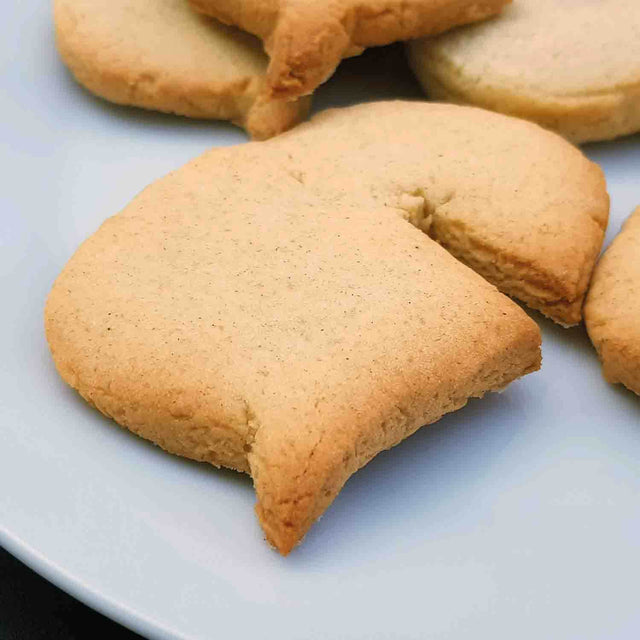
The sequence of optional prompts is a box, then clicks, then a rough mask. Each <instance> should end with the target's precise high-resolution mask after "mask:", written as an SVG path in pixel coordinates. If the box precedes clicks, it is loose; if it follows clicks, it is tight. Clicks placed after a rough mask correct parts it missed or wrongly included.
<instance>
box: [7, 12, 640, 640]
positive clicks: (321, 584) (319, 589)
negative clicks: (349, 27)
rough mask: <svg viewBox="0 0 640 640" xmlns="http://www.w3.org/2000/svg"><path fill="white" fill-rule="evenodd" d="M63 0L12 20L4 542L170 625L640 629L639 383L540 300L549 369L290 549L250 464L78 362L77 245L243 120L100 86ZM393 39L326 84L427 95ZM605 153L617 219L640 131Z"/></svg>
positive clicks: (449, 422)
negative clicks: (388, 52) (279, 543)
mask: <svg viewBox="0 0 640 640" xmlns="http://www.w3.org/2000/svg"><path fill="white" fill-rule="evenodd" d="M48 5H49V3H48V2H44V0H43V1H41V2H32V3H30V5H29V6H27V3H7V6H6V7H3V21H2V26H1V27H0V31H1V33H0V47H1V54H2V56H1V58H0V59H1V60H2V61H3V62H2V94H1V95H0V116H1V125H0V127H1V129H2V137H1V140H2V147H1V149H0V153H1V154H2V155H1V156H0V162H1V169H2V176H3V186H2V192H1V198H2V208H1V212H2V213H1V215H2V227H1V236H0V240H1V245H2V246H1V249H0V273H1V274H2V275H1V277H2V301H3V305H2V311H1V314H0V329H1V330H0V336H1V337H0V340H1V345H0V347H1V349H0V354H1V356H2V360H1V365H0V389H2V395H1V398H2V400H1V408H0V424H1V428H2V436H1V440H0V487H2V490H1V491H0V527H1V528H0V542H2V544H3V545H5V546H6V547H7V549H8V550H9V551H11V552H12V553H14V554H15V555H17V556H18V557H20V558H21V559H22V560H24V561H25V562H27V564H29V565H30V566H31V567H33V568H34V569H36V570H37V571H39V572H40V573H42V574H43V575H44V576H46V577H47V578H49V579H50V580H52V581H53V582H55V583H56V584H58V585H59V586H61V587H62V588H64V589H66V590H67V591H69V592H70V593H72V594H73V595H75V596H76V597H78V598H80V599H81V600H83V601H84V602H86V603H88V604H90V605H91V606H93V607H95V608H96V609H99V610H100V611H102V612H103V613H106V614H107V615H109V616H111V617H113V618H115V619H117V620H118V621H120V622H121V623H123V624H125V625H127V626H129V627H131V628H132V629H134V630H136V631H138V632H140V633H142V634H145V635H147V636H149V637H152V638H194V639H196V638H198V639H202V638H211V637H233V638H240V639H245V638H279V639H281V640H286V639H289V638H291V639H293V638H296V639H300V638H325V637H336V638H341V639H343V638H344V639H356V638H358V639H370V638H392V637H393V638H430V639H431V638H456V639H458V638H473V639H474V640H475V639H477V638H514V637H517V638H519V639H523V638H532V639H534V638H535V639H536V640H538V639H539V638H580V639H582V640H584V639H590V638H599V639H605V638H606V639H607V640H611V639H612V638H615V639H620V638H637V637H638V630H639V629H640V608H639V607H638V603H637V597H638V596H637V593H638V592H637V577H638V574H639V573H640V510H639V506H640V501H639V496H640V472H639V469H640V401H639V399H638V398H637V397H636V396H634V395H633V394H631V393H630V392H627V391H625V390H623V389H620V388H614V387H611V386H609V385H607V384H606V383H605V382H604V381H603V380H602V378H601V374H600V367H599V365H598V362H597V359H596V357H595V354H594V351H593V350H592V348H591V346H590V344H589V341H588V339H587V337H586V335H585V333H584V330H583V329H582V328H577V329H571V330H563V329H561V328H559V327H557V326H555V325H553V324H551V323H550V322H548V321H545V320H543V319H542V318H541V317H540V316H538V315H535V314H534V317H535V318H536V319H537V320H538V321H540V323H541V325H542V328H543V333H544V366H543V370H542V371H541V372H540V373H537V374H535V375H532V376H528V377H527V378H525V379H523V380H521V381H519V382H517V383H515V384H513V385H512V386H511V387H509V389H508V390H507V391H506V392H505V393H503V394H501V395H491V396H490V397H487V398H485V399H484V400H482V401H475V402H471V403H470V404H469V406H468V407H467V408H465V409H463V410H461V411H459V412H457V413H455V414H453V415H450V416H448V417H446V418H445V419H443V420H442V421H441V422H440V423H439V424H437V425H436V426H433V427H431V428H428V429H424V430H422V431H421V432H419V433H418V434H417V435H416V436H414V437H412V438H411V439H409V441H406V442H404V443H403V444H402V445H400V446H399V447H397V448H396V449H395V450H393V451H390V452H386V453H384V454H382V455H380V456H378V458H376V459H375V460H374V461H373V462H372V463H371V464H370V465H369V466H368V467H367V468H365V469H363V470H362V471H360V472H359V473H357V474H356V475H355V476H354V477H353V479H352V480H350V481H349V483H348V484H347V486H346V488H345V489H344V490H343V492H342V493H341V494H340V496H339V497H338V499H337V500H336V502H335V503H334V505H333V506H332V507H331V509H330V510H329V511H328V512H327V514H326V515H325V517H324V518H323V519H322V520H321V522H319V523H318V524H317V525H316V526H315V527H314V528H313V530H312V531H311V533H310V534H309V535H308V537H307V539H306V541H305V542H304V544H303V545H302V546H301V547H300V548H299V549H298V550H296V551H295V552H294V553H293V554H292V555H291V556H290V557H289V558H286V559H283V558H280V557H279V556H278V555H277V554H276V553H274V552H273V551H271V550H270V549H269V548H268V546H267V545H266V544H265V543H264V542H263V539H262V534H261V532H260V529H259V528H258V525H257V523H256V520H255V518H254V515H253V502H254V496H253V491H252V488H251V484H250V481H249V480H248V479H247V478H244V477H241V476H239V475H237V474H234V473H231V472H225V471H216V470H215V469H212V468H209V467H207V466H205V465H200V464H195V463H191V462H187V461H183V460H180V459H178V458H174V457H171V456H168V455H166V454H164V453H162V452H161V451H160V450H159V449H157V448H155V447H153V446H152V445H150V444H148V443H146V442H144V441H142V440H139V439H138V438H136V437H134V436H132V435H130V434H129V433H127V432H125V431H123V430H121V429H120V428H118V427H116V426H115V425H114V424H112V423H111V422H109V421H108V420H106V419H104V418H102V417H101V416H100V415H98V414H97V413H96V412H95V411H93V410H91V409H90V408H89V407H87V406H86V405H85V404H84V403H83V402H82V401H81V400H80V399H79V398H78V397H77V396H76V395H75V394H74V393H73V392H71V391H70V390H69V389H68V388H67V387H66V386H65V385H64V384H63V383H62V382H61V380H60V379H59V377H58V376H57V374H56V372H55V370H54V367H53V364H52V362H51V360H50V357H49V353H48V350H47V346H46V344H45V340H44V336H43V330H42V308H43V303H44V300H45V296H46V294H47V292H48V290H49V288H50V286H51V283H52V281H53V279H54V278H55V276H56V275H57V273H58V272H59V270H60V269H61V268H62V266H63V265H64V263H65V262H66V260H67V259H68V257H69V256H70V255H71V254H72V252H73V251H74V249H75V248H76V247H77V245H78V244H79V243H80V242H81V241H82V240H83V239H84V238H85V237H86V236H88V235H89V234H90V233H91V232H93V231H94V230H95V229H96V228H97V226H98V225H99V224H100V222H101V221H102V220H103V219H104V218H105V217H107V216H109V215H111V214H113V213H115V212H116V211H117V210H118V209H119V208H121V207H122V206H123V205H125V204H126V203H127V202H128V201H129V199H130V198H131V197H132V196H133V195H134V194H135V193H136V192H137V191H139V190H140V189H141V188H142V187H143V186H144V185H146V184H147V183H149V182H150V181H152V180H153V179H155V178H156V177H158V176H160V175H162V174H164V173H166V172H167V171H169V170H170V169H172V168H174V167H177V166H179V165H181V164H182V163H183V162H185V161H186V160H188V159H189V158H191V157H192V156H194V155H196V154H197V153H199V152H201V151H203V150H204V149H206V148H207V147H208V146H210V145H212V144H231V143H236V142H240V141H242V140H243V139H244V136H243V135H242V134H241V133H240V132H239V131H238V130H236V129H234V128H233V127H231V126H226V125H215V124H213V125H212V124H207V123H202V122H195V123H194V122H189V121H186V120H182V119H179V118H172V117H169V116H161V115H156V114H151V113H143V112H141V111H137V110H133V109H124V108H118V107H113V106H110V105H108V104H106V103H104V102H102V101H100V100H97V99H94V98H92V97H91V96H90V95H88V94H87V93H86V92H84V91H83V90H81V89H80V88H78V87H77V86H76V85H75V84H74V83H73V82H72V81H71V80H70V78H69V76H68V75H67V74H66V73H65V71H64V69H63V68H62V66H61V63H60V62H59V61H58V58H57V56H56V55H55V52H54V46H53V38H52V28H51V23H50V15H49V11H50V9H49V6H48ZM392 57H393V60H392V61H390V62H387V63H385V62H384V58H383V56H382V55H381V54H379V53H375V52H374V53H373V54H370V55H369V56H365V58H363V59H362V60H354V61H350V62H348V63H347V64H346V65H345V66H344V67H343V69H342V71H341V72H340V73H339V76H338V77H337V78H336V79H335V81H333V82H332V83H331V84H330V85H329V86H327V87H324V88H323V89H322V90H321V91H320V93H319V96H318V98H317V100H316V105H318V106H319V107H324V106H326V105H327V104H339V103H344V102H351V101H356V100H362V99H364V98H366V97H369V98H371V97H383V96H393V95H400V96H402V95H404V96H407V95H408V96H411V95H414V96H415V95H417V91H416V88H415V85H414V84H413V83H412V81H411V79H410V78H409V76H408V74H407V72H406V71H404V70H403V68H402V65H401V64H400V62H401V60H400V57H399V54H398V50H396V51H395V54H393V56H392ZM394 65H396V66H394ZM398 65H399V66H398ZM587 153H588V154H589V155H590V156H591V157H592V158H593V159H595V160H597V161H600V162H601V163H602V165H603V166H604V168H605V171H606V173H607V176H608V179H609V187H610V192H611V196H612V218H611V224H610V230H609V234H608V236H607V241H610V240H611V238H612V237H613V235H614V234H615V233H616V232H617V231H618V229H619V228H620V224H621V222H622V220H623V219H624V217H626V215H628V213H629V212H630V211H631V209H632V208H633V206H634V205H635V204H637V203H640V138H638V137H635V138H627V139H625V140H622V141H619V142H616V143H612V144H602V145H592V146H590V147H588V148H587ZM639 259H640V258H639Z"/></svg>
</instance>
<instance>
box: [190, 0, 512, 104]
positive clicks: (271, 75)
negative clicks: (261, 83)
mask: <svg viewBox="0 0 640 640" xmlns="http://www.w3.org/2000/svg"><path fill="white" fill-rule="evenodd" d="M189 1H190V2H191V4H192V6H193V7H194V8H195V9H196V10H198V11H201V12H203V13H205V14H207V15H210V16H213V17H215V18H217V19H218V20H221V21H222V22H225V23H227V24H232V25H237V26H239V27H241V28H242V29H245V30H246V31H248V32H250V33H254V34H255V35H257V36H258V37H259V38H261V39H262V40H263V42H264V46H265V50H266V51H267V53H268V54H269V56H270V58H271V60H270V64H269V71H268V74H267V90H268V94H269V96H270V97H276V98H283V99H292V98H296V97H298V96H301V95H306V94H309V93H311V92H312V91H313V90H314V89H315V88H316V87H317V86H318V85H319V84H321V83H322V82H324V81H325V80H326V79H327V78H328V77H329V76H331V74H332V73H333V72H334V70H335V68H336V67H337V66H338V64H339V63H340V60H342V58H344V57H346V56H350V55H355V54H358V53H361V52H362V51H363V50H364V49H365V48H366V47H371V46H377V45H383V44H389V43H391V42H396V41H399V40H408V39H410V38H418V37H420V36H426V35H433V34H436V33H441V32H443V31H446V30H447V29H450V28H452V27H455V26H457V25H461V24H467V23H469V22H475V21H477V20H482V19H484V18H487V17H488V16H491V15H494V14H496V13H497V12H499V11H500V10H501V9H502V7H503V6H504V5H505V4H508V3H509V2H510V1H511V0H266V1H265V0H252V1H250V2H237V1H236V0H189Z"/></svg>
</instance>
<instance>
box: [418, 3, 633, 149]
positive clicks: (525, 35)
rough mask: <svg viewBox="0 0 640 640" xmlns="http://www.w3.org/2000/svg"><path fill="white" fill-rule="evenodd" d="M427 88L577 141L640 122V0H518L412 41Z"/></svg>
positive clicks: (623, 131) (614, 132)
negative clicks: (494, 13) (485, 17)
mask: <svg viewBox="0 0 640 640" xmlns="http://www.w3.org/2000/svg"><path fill="white" fill-rule="evenodd" d="M408 54H409V59H410V63H411V66H412V68H413V70H414V72H415V74H416V76H417V78H418V80H419V81H420V82H421V84H422V85H423V87H424V89H425V91H426V93H427V94H428V95H429V96H431V97H433V98H435V99H438V100H444V101H447V102H456V103H460V104H474V105H477V106H480V107H485V108H487V109H493V110H495V111H500V112H502V113H507V114H509V115H514V116H519V117H521V118H526V119H529V120H533V121H535V122H538V123H539V124H541V125H542V126H544V127H546V128H548V129H552V130H554V131H557V132H558V133H561V134H562V135H563V136H565V137H566V138H568V139H570V140H572V141H574V142H587V141H589V140H606V139H609V138H615V137H617V136H622V135H626V134H629V133H632V132H634V131H640V2H638V1H637V0H599V1H597V2H596V1H593V0H589V1H585V0H563V1H562V2H558V1H557V0H518V2H514V3H513V5H511V6H509V7H507V8H506V9H505V11H504V12H503V13H502V14H501V15H500V16H499V17H497V18H495V19H492V20H489V21H487V22H485V23H482V24H478V25H473V26H470V27H465V28H462V29H459V30H456V31H455V32H451V33H447V34H444V35H442V36H438V37H437V38H433V39H421V40H417V41H415V42H412V43H409V45H408Z"/></svg>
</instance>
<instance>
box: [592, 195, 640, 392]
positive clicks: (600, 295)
mask: <svg viewBox="0 0 640 640" xmlns="http://www.w3.org/2000/svg"><path fill="white" fill-rule="evenodd" d="M584 319H585V324H586V325H587V331H588V333H589V337H590V338H591V341H592V342H593V344H594V346H595V348H596V349H597V351H598V355H599V356H600V360H601V361H602V367H603V370H604V377H605V378H606V379H607V380H608V381H609V382H614V383H615V382H622V384H624V385H625V386H626V387H628V388H629V389H631V390H632V391H635V392H636V393H637V394H638V395H640V207H638V208H637V209H636V210H635V211H634V213H633V214H632V215H631V216H630V217H629V219H628V220H627V222H626V223H625V225H624V227H623V228H622V231H621V232H620V234H619V235H618V236H617V237H616V238H615V240H614V241H613V242H612V243H611V246H610V247H609V248H608V249H607V250H606V251H605V253H604V255H603V256H602V258H601V259H600V261H599V262H598V265H597V267H596V269H595V271H594V274H593V281H592V283H591V288H590V289H589V294H588V296H587V301H586V303H585V307H584Z"/></svg>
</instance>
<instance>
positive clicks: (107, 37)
mask: <svg viewBox="0 0 640 640" xmlns="http://www.w3.org/2000/svg"><path fill="white" fill-rule="evenodd" d="M54 21H55V29H56V43H57V47H58V51H59V52H60V55H61V57H62V59H63V60H64V62H65V63H66V65H67V66H68V67H69V69H70V70H71V71H72V73H73V75H74V76H75V78H76V80H77V81H78V82H79V83H80V84H81V85H83V86H84V87H86V88H87V89H88V90H89V91H91V92H92V93H95V94H96V95H98V96H100V97H102V98H105V99H107V100H110V101H111V102H116V103H118V104H124V105H133V106H136V107H143V108H146V109H154V110H157V111H165V112H170V113H176V114H179V115H183V116H188V117H191V118H211V119H219V120H230V121H232V122H234V123H235V124H237V125H239V126H241V127H244V128H245V129H246V130H247V131H248V132H249V134H250V135H251V136H252V137H253V138H256V139H263V138H269V137H271V136H273V135H276V134H278V133H280V132H282V131H284V130H285V129H288V128H289V127H291V126H293V125H295V124H296V123H298V122H299V121H300V120H302V119H303V118H304V117H305V116H306V114H307V111H308V108H309V100H308V99H303V100H299V101H295V102H291V103H284V102H273V101H269V100H266V99H265V98H264V91H263V87H264V83H265V74H266V71H267V63H268V60H267V57H266V56H265V55H264V53H263V52H262V47H261V44H260V42H259V41H258V40H257V39H256V38H254V37H252V36H250V35H248V34H246V33H242V32H240V31H237V30H235V29H232V28H230V27H227V26H225V25H222V24H219V23H217V22H215V21H214V20H211V19H207V18H205V17H204V16H199V15H196V14H194V13H193V12H192V11H190V9H189V7H188V5H187V2H186V0H55V2H54Z"/></svg>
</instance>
